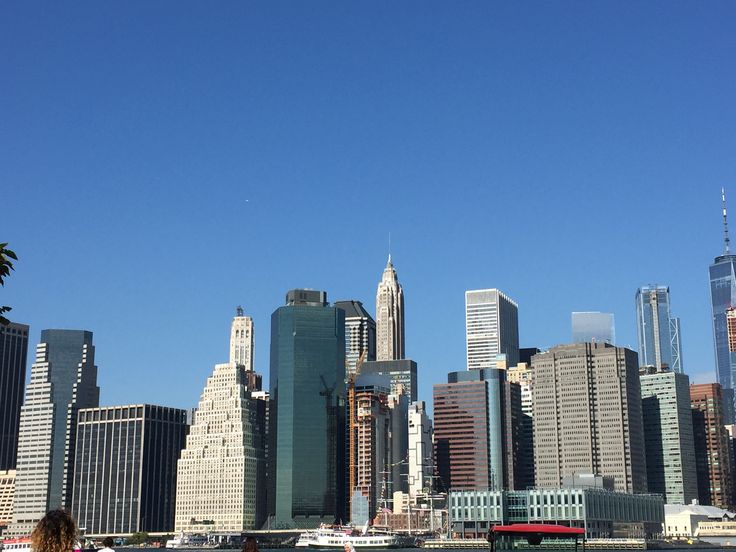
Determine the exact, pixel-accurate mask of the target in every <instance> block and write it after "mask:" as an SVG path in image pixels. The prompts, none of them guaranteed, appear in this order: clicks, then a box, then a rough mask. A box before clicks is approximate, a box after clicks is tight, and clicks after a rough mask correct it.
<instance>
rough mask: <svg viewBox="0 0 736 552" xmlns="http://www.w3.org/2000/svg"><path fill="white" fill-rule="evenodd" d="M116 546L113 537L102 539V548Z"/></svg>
mask: <svg viewBox="0 0 736 552" xmlns="http://www.w3.org/2000/svg"><path fill="white" fill-rule="evenodd" d="M113 544H115V541H114V540H112V537H105V538H104V539H102V546H104V547H105V548H112V545H113Z"/></svg>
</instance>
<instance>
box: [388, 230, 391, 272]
mask: <svg viewBox="0 0 736 552" xmlns="http://www.w3.org/2000/svg"><path fill="white" fill-rule="evenodd" d="M388 264H391V232H389V233H388Z"/></svg>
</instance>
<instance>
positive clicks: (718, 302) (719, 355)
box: [709, 189, 736, 424]
mask: <svg viewBox="0 0 736 552" xmlns="http://www.w3.org/2000/svg"><path fill="white" fill-rule="evenodd" d="M721 199H722V201H723V254H722V255H719V256H718V257H716V258H715V259H714V261H713V264H712V265H710V268H709V273H710V301H711V309H712V310H711V312H712V319H713V343H714V346H715V355H716V376H717V378H718V383H720V384H721V387H722V389H723V395H724V397H728V402H729V404H728V405H727V406H726V409H725V416H726V423H729V424H730V423H733V389H734V379H736V357H733V358H732V356H731V351H730V350H729V346H728V327H727V324H726V311H727V310H728V309H729V308H731V307H734V306H736V255H732V254H731V245H730V239H729V237H728V218H727V212H726V192H725V190H723V189H721Z"/></svg>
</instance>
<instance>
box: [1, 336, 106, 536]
mask: <svg viewBox="0 0 736 552" xmlns="http://www.w3.org/2000/svg"><path fill="white" fill-rule="evenodd" d="M99 398H100V389H99V387H97V366H95V348H94V345H92V332H87V331H83V330H43V331H42V332H41V343H39V344H38V346H37V347H36V361H35V362H34V363H33V365H32V366H31V383H30V384H29V385H28V387H27V388H26V398H25V402H24V403H23V407H22V408H21V412H20V435H19V437H18V462H17V476H16V480H15V500H14V502H13V523H12V525H11V526H10V528H9V530H8V532H9V534H11V535H19V536H21V535H28V534H30V532H31V531H32V530H33V528H34V526H35V525H36V522H38V520H40V519H41V518H42V517H43V516H44V515H45V514H46V512H48V511H49V510H53V509H55V508H67V509H68V508H69V506H70V499H71V491H72V480H73V470H74V452H75V442H76V434H77V412H78V411H79V409H81V408H91V407H95V406H97V405H98V404H99Z"/></svg>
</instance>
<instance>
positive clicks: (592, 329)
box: [572, 312, 616, 344]
mask: <svg viewBox="0 0 736 552" xmlns="http://www.w3.org/2000/svg"><path fill="white" fill-rule="evenodd" d="M593 341H594V342H596V343H610V344H614V343H615V341H616V330H615V326H614V320H613V314H612V313H610V312H574V313H572V342H573V343H586V342H593Z"/></svg>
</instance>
